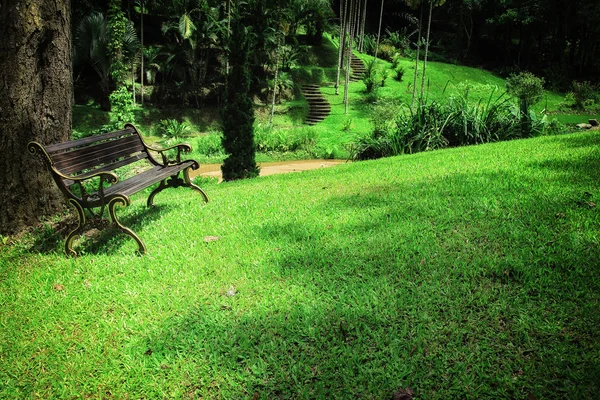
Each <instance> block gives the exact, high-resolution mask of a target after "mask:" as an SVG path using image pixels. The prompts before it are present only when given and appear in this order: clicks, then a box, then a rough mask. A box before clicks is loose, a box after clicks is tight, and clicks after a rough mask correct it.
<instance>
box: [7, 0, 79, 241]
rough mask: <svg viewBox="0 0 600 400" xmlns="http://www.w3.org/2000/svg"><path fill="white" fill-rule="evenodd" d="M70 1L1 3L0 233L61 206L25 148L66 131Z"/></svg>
mask: <svg viewBox="0 0 600 400" xmlns="http://www.w3.org/2000/svg"><path fill="white" fill-rule="evenodd" d="M70 23H71V6H70V1H58V0H4V1H3V2H2V12H1V13H0V54H2V56H1V57H0V88H2V89H1V90H2V96H0V132H2V135H1V136H0V170H1V171H2V173H0V193H2V195H1V196H0V232H1V233H2V234H10V233H15V232H17V231H19V230H21V229H22V228H24V227H26V226H29V225H32V224H35V223H37V222H39V220H40V217H41V216H43V215H49V214H52V213H55V212H56V211H57V210H58V209H59V208H60V206H61V204H63V202H62V197H61V195H60V193H59V192H58V190H57V188H56V185H55V183H54V181H53V180H52V178H51V176H50V174H49V173H48V171H47V170H46V169H45V167H44V166H43V164H42V162H41V160H40V159H39V158H38V157H33V156H32V155H31V154H30V153H29V152H28V151H27V143H28V142H29V141H32V140H35V141H38V142H40V143H42V144H50V143H54V142H59V141H64V140H67V139H68V138H69V136H70V132H71V107H72V91H73V82H72V67H71V27H70Z"/></svg>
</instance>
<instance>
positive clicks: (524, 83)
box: [506, 72, 544, 105]
mask: <svg viewBox="0 0 600 400" xmlns="http://www.w3.org/2000/svg"><path fill="white" fill-rule="evenodd" d="M506 91H507V92H508V93H509V94H510V95H513V96H515V97H517V98H519V99H520V100H526V101H527V103H528V105H533V104H535V103H537V102H538V101H540V99H541V98H542V94H543V93H544V78H538V77H537V76H535V75H534V74H532V73H531V72H521V73H518V74H511V75H510V76H509V77H508V79H506Z"/></svg>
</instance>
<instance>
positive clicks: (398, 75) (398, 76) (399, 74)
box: [394, 66, 406, 81]
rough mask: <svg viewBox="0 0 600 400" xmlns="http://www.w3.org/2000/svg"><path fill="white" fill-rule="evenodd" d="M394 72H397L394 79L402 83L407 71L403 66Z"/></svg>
mask: <svg viewBox="0 0 600 400" xmlns="http://www.w3.org/2000/svg"><path fill="white" fill-rule="evenodd" d="M394 71H396V75H395V76H394V79H396V80H397V81H402V79H403V78H404V74H405V73H406V69H404V67H402V66H399V67H397V68H396V69H395V70H394Z"/></svg>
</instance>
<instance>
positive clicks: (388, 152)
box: [350, 92, 561, 160]
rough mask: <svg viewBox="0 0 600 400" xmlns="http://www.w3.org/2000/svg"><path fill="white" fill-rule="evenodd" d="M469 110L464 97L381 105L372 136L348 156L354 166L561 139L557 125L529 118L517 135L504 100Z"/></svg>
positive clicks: (517, 124)
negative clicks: (446, 150)
mask: <svg viewBox="0 0 600 400" xmlns="http://www.w3.org/2000/svg"><path fill="white" fill-rule="evenodd" d="M493 96H494V93H492V94H491V95H490V97H489V99H488V101H487V102H482V101H479V102H478V103H476V104H471V103H470V102H469V101H468V92H465V94H464V95H463V96H461V97H457V98H451V99H450V101H449V102H448V103H447V104H441V103H437V102H431V103H424V104H419V105H417V107H416V108H415V109H409V108H404V109H398V107H397V106H394V105H393V104H383V105H381V106H377V107H375V108H374V109H373V112H372V115H373V118H372V122H373V126H374V129H373V131H372V132H371V133H369V134H367V135H363V136H360V137H358V138H357V139H355V141H354V142H353V143H352V145H351V148H350V152H351V157H352V158H353V159H354V160H366V159H373V158H380V157H388V156H393V155H399V154H404V153H416V152H420V151H427V150H435V149H439V148H443V147H447V146H461V145H472V144H480V143H487V142H494V141H500V140H509V139H515V138H520V137H524V136H530V135H538V134H555V133H560V131H561V130H560V124H559V123H557V122H549V121H548V119H547V117H546V116H545V115H544V116H543V117H542V118H541V119H540V118H538V116H537V115H535V114H534V113H532V114H531V115H530V116H529V118H530V121H531V127H532V129H531V130H529V131H527V132H525V131H523V130H522V126H521V118H520V113H519V110H518V108H517V107H516V105H514V104H511V103H510V102H509V101H508V100H509V99H508V98H507V97H506V96H505V95H502V96H500V97H498V98H496V99H494V98H493Z"/></svg>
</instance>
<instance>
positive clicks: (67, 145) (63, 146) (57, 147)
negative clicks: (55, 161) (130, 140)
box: [44, 128, 138, 155]
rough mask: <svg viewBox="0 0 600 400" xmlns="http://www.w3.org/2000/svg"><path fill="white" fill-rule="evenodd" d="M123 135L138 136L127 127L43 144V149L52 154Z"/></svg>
mask: <svg viewBox="0 0 600 400" xmlns="http://www.w3.org/2000/svg"><path fill="white" fill-rule="evenodd" d="M125 135H127V136H130V135H135V136H138V135H137V133H135V131H134V130H133V129H132V128H128V129H124V130H120V131H115V132H109V133H103V134H102V135H96V136H89V137H86V138H83V139H78V140H71V141H69V142H64V143H57V144H51V145H49V146H44V149H45V150H46V152H47V153H48V154H50V155H52V153H55V152H60V151H65V150H69V149H73V148H76V147H81V146H87V145H90V144H93V143H96V142H100V141H104V140H108V139H113V138H118V137H121V136H125Z"/></svg>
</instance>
